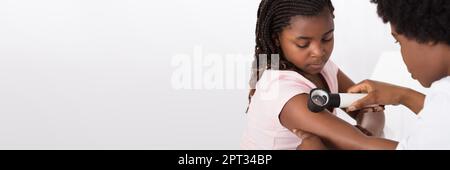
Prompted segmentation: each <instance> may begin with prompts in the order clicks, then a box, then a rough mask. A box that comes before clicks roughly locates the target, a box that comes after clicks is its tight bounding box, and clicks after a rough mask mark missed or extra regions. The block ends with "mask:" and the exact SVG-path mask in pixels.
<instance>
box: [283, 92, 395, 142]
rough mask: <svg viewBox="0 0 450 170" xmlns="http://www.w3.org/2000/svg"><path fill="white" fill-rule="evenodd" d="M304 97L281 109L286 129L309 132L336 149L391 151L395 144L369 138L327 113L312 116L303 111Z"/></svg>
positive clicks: (291, 100) (305, 97) (305, 100)
mask: <svg viewBox="0 0 450 170" xmlns="http://www.w3.org/2000/svg"><path fill="white" fill-rule="evenodd" d="M307 100H308V96H307V95H306V94H300V95H297V96H295V97H293V98H291V99H290V100H289V101H288V102H287V103H286V105H285V106H284V107H283V109H282V111H281V114H280V121H281V124H282V125H283V126H285V127H286V128H288V129H298V130H301V131H305V132H310V133H312V134H315V135H317V136H318V137H320V138H322V139H325V140H328V141H330V142H332V143H333V145H334V146H335V147H336V148H337V149H395V148H396V146H397V144H398V143H397V142H394V141H391V140H387V139H381V138H375V137H369V136H366V135H365V134H363V133H362V132H361V131H359V130H358V129H357V128H355V127H354V126H352V125H350V124H349V123H347V122H345V121H343V120H341V119H339V118H338V117H336V116H334V115H332V114H331V113H330V112H328V111H323V112H320V113H313V112H310V111H309V110H308V109H307V106H306V103H307Z"/></svg>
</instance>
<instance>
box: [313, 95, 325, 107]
mask: <svg viewBox="0 0 450 170" xmlns="http://www.w3.org/2000/svg"><path fill="white" fill-rule="evenodd" d="M311 100H312V101H313V103H314V104H316V105H318V106H325V104H326V102H327V96H325V95H323V96H322V95H314V96H312V97H311Z"/></svg>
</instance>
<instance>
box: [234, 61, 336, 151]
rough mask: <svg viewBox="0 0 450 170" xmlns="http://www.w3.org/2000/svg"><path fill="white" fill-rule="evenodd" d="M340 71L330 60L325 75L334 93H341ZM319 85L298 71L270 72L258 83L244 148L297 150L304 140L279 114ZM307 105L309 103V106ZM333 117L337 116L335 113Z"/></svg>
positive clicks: (323, 73) (249, 112)
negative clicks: (286, 126)
mask: <svg viewBox="0 0 450 170" xmlns="http://www.w3.org/2000/svg"><path fill="white" fill-rule="evenodd" d="M338 70H339V68H338V67H337V66H336V65H335V64H334V63H333V62H332V61H328V63H327V64H326V65H325V67H324V68H323V70H322V71H321V74H322V75H323V76H324V78H325V80H326V81H327V83H328V87H329V88H330V90H331V92H332V93H337V92H338V81H337V73H338ZM314 88H316V86H315V85H314V84H313V83H312V82H311V81H309V80H308V79H306V78H305V77H303V76H302V75H301V74H298V73H297V72H294V71H279V70H266V71H264V73H263V75H262V76H261V78H260V80H259V81H258V83H257V84H256V93H255V94H254V95H253V97H252V100H251V103H250V106H249V110H248V113H247V127H246V129H245V131H244V134H243V136H242V141H241V148H242V149H248V150H294V149H296V148H297V146H298V145H300V144H301V139H300V138H299V137H297V136H296V135H295V134H293V133H292V132H291V131H290V130H289V129H287V128H285V127H284V126H283V125H281V123H280V120H279V114H280V112H281V110H282V109H283V107H284V105H285V104H286V103H287V102H288V101H289V100H290V99H291V98H292V97H294V96H296V95H298V94H308V93H309V92H310V91H311V90H312V89H314ZM305 104H306V103H305ZM333 114H336V113H335V111H334V112H333Z"/></svg>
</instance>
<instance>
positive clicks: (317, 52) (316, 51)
mask: <svg viewBox="0 0 450 170" xmlns="http://www.w3.org/2000/svg"><path fill="white" fill-rule="evenodd" d="M325 53H326V52H325V48H324V46H323V45H322V44H321V43H315V44H314V45H312V48H311V56H312V57H318V58H321V57H323V56H325Z"/></svg>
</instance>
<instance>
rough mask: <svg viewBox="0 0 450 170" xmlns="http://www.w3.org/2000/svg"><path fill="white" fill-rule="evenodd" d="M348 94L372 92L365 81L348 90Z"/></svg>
mask: <svg viewBox="0 0 450 170" xmlns="http://www.w3.org/2000/svg"><path fill="white" fill-rule="evenodd" d="M347 92H348V93H369V92H370V85H369V84H368V83H367V81H363V82H361V83H358V84H356V85H354V86H352V87H350V88H349V89H348V90H347Z"/></svg>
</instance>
